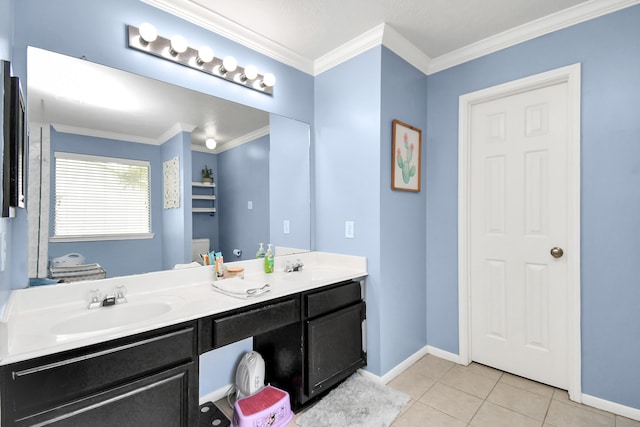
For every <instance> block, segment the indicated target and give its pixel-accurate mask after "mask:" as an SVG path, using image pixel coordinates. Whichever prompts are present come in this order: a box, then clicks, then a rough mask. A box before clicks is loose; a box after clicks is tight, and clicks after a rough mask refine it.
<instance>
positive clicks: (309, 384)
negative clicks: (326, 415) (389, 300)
mask: <svg viewBox="0 0 640 427" xmlns="http://www.w3.org/2000/svg"><path fill="white" fill-rule="evenodd" d="M364 318H365V304H364V302H360V303H357V304H355V305H352V306H349V307H347V308H343V309H341V310H339V311H336V312H334V313H331V314H327V315H324V316H320V317H318V318H316V319H313V320H308V321H307V322H306V354H307V378H306V390H305V391H306V393H307V395H308V396H309V398H312V397H314V396H316V395H317V394H318V393H321V392H323V391H325V390H327V389H329V388H331V387H332V386H334V385H336V384H337V383H339V382H340V381H342V380H344V379H345V378H347V377H348V376H349V375H351V374H352V373H354V372H355V371H356V370H357V369H358V368H361V367H363V366H365V365H366V353H365V352H364V349H363V341H362V322H363V320H364Z"/></svg>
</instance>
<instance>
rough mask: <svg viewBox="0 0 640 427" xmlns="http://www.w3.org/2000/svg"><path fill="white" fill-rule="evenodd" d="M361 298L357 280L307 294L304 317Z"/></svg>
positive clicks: (331, 309) (339, 306)
mask: <svg viewBox="0 0 640 427" xmlns="http://www.w3.org/2000/svg"><path fill="white" fill-rule="evenodd" d="M361 299H362V296H361V294H360V283H359V282H347V283H345V284H341V285H338V286H336V287H334V288H331V289H327V290H322V291H319V292H314V293H312V294H308V295H306V297H305V302H306V304H305V306H306V309H305V310H306V311H305V315H306V317H316V316H320V315H321V314H324V313H329V312H331V311H333V310H337V309H339V308H341V307H346V306H347V305H349V304H353V303H354V302H358V301H360V300H361Z"/></svg>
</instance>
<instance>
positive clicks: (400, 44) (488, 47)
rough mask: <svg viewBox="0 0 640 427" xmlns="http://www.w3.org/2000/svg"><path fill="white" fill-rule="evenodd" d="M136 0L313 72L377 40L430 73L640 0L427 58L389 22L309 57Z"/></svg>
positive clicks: (190, 6) (223, 22)
mask: <svg viewBox="0 0 640 427" xmlns="http://www.w3.org/2000/svg"><path fill="white" fill-rule="evenodd" d="M141 1H143V2H145V3H148V4H150V5H152V6H155V7H157V8H159V9H162V10H164V11H165V12H168V13H170V14H172V15H175V16H178V17H180V18H183V19H185V20H187V21H189V22H191V23H193V24H196V25H198V26H201V27H203V28H206V29H208V30H210V31H213V32H215V33H217V34H220V35H221V36H223V37H226V38H228V39H230V40H233V41H235V42H237V43H240V44H242V45H244V46H247V47H249V48H251V49H253V50H255V51H257V52H259V53H261V54H263V55H266V56H268V57H270V58H272V59H275V60H277V61H280V62H282V63H283V64H286V65H290V66H292V67H294V68H296V69H298V70H300V71H303V72H305V73H307V74H311V75H313V76H316V75H318V74H320V73H322V72H324V71H327V70H328V69H330V68H332V67H335V66H336V65H338V64H341V63H342V62H344V61H347V60H349V59H351V58H353V57H355V56H357V55H359V54H361V53H363V52H365V51H366V50H368V49H370V48H372V47H375V46H378V45H380V44H382V45H384V46H386V47H388V48H389V49H390V50H391V51H393V52H394V53H396V54H397V55H398V56H400V57H401V58H402V59H404V60H405V61H407V62H408V63H410V64H411V65H413V66H414V67H416V68H417V69H419V70H420V71H422V72H424V73H425V74H427V75H428V74H433V73H437V72H439V71H442V70H445V69H447V68H451V67H454V66H456V65H460V64H462V63H464V62H467V61H471V60H473V59H477V58H480V57H482V56H485V55H488V54H490V53H494V52H497V51H499V50H502V49H505V48H507V47H510V46H514V45H516V44H518V43H522V42H525V41H527V40H531V39H534V38H536V37H540V36H542V35H545V34H549V33H552V32H554V31H558V30H561V29H563V28H567V27H570V26H572V25H576V24H579V23H581V22H585V21H588V20H590V19H594V18H597V17H599V16H603V15H607V14H609V13H613V12H616V11H618V10H621V9H625V8H627V7H630V6H633V5H636V4H638V3H640V0H590V1H587V2H585V3H581V4H579V5H576V6H574V7H571V8H569V9H565V10H563V11H560V12H557V13H554V14H551V15H548V16H545V17H543V18H540V19H537V20H535V21H531V22H529V23H527V24H524V25H521V26H518V27H515V28H512V29H510V30H507V31H504V32H502V33H500V34H497V35H495V36H492V37H488V38H486V39H483V40H480V41H478V42H476V43H472V44H470V45H468V46H464V47H462V48H460V49H457V50H455V51H453V52H450V53H446V54H444V55H441V56H438V57H435V58H429V57H428V56H427V55H426V54H424V53H423V52H421V51H420V50H419V49H418V48H417V47H415V46H414V45H413V44H411V43H410V42H409V41H408V40H406V39H405V38H404V37H402V36H401V35H400V34H399V33H398V32H397V31H396V30H394V29H393V28H392V27H390V26H389V25H387V24H384V23H382V24H380V25H378V26H376V27H374V28H372V29H371V30H369V31H367V32H365V33H364V34H362V35H360V36H358V37H356V38H354V39H353V40H351V41H349V42H347V43H344V44H343V45H341V46H339V47H338V48H336V49H334V50H332V51H331V52H329V53H327V54H325V55H323V56H321V57H320V58H317V59H315V60H313V59H310V58H305V57H303V56H302V55H300V54H298V53H297V52H294V51H293V50H291V49H288V48H286V47H284V46H282V45H280V44H278V43H276V42H274V41H272V40H270V39H267V38H265V37H263V36H260V35H259V34H257V33H255V32H253V31H251V30H249V29H247V28H245V27H243V26H241V25H239V24H237V23H235V22H233V21H230V20H228V19H226V18H224V17H222V16H220V15H219V14H217V13H215V12H213V11H211V10H210V9H207V8H205V7H203V6H201V5H199V4H197V0H141Z"/></svg>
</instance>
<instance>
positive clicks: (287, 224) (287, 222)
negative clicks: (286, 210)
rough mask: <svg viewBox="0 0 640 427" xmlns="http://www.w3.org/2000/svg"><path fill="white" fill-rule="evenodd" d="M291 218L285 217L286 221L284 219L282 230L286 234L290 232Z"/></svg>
mask: <svg viewBox="0 0 640 427" xmlns="http://www.w3.org/2000/svg"><path fill="white" fill-rule="evenodd" d="M289 231H290V230H289V220H288V219H285V220H284V221H282V232H283V233H284V234H289Z"/></svg>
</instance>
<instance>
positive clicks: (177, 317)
mask: <svg viewBox="0 0 640 427" xmlns="http://www.w3.org/2000/svg"><path fill="white" fill-rule="evenodd" d="M296 259H300V260H301V261H302V262H303V263H304V267H303V269H302V271H299V272H292V273H285V272H284V271H283V270H284V264H285V261H287V260H296ZM226 265H227V266H241V267H244V268H245V282H246V283H248V282H251V283H252V284H253V283H255V284H256V286H262V285H263V284H266V283H268V284H269V292H266V293H264V294H261V295H258V296H255V297H251V298H246V299H240V298H235V297H231V296H227V295H224V294H221V293H219V292H216V291H214V290H213V288H212V284H213V283H214V276H215V272H214V269H213V266H206V267H195V268H187V269H179V270H171V271H161V272H155V273H146V274H139V275H133V276H123V277H116V278H111V279H103V280H95V281H85V282H75V283H68V284H58V285H48V286H39V287H34V288H29V289H20V290H16V291H13V292H12V294H11V297H10V299H9V303H8V305H7V307H6V309H5V312H4V316H3V319H2V322H0V365H6V364H9V363H14V362H19V361H23V360H27V359H31V358H34V357H39V356H44V355H47V354H52V353H57V352H60V351H64V350H70V349H74V348H79V347H83V346H86V345H91V344H96V343H100V342H104V341H107V340H112V339H116V338H121V337H125V336H128V335H133V334H137V333H141V332H145V331H150V330H153V329H157V328H162V327H165V326H170V325H175V324H178V323H181V322H186V321H190V320H194V319H198V318H201V317H206V316H210V315H214V314H219V313H223V312H226V311H229V310H233V309H237V308H241V307H245V306H249V305H252V304H256V303H259V302H264V301H268V300H272V299H275V298H280V297H283V296H287V295H291V294H296V293H299V292H303V291H308V290H311V289H315V288H319V287H322V286H326V285H329V284H332V283H337V282H340V281H343V280H348V279H354V278H359V277H364V276H366V275H367V265H366V258H364V257H356V256H349V255H339V254H330V253H323V252H308V253H302V254H297V255H288V256H282V257H277V258H276V262H275V270H274V272H273V273H270V274H266V273H264V264H263V261H262V260H249V261H240V262H233V263H227V264H226ZM217 283H218V284H220V282H217ZM121 285H124V286H126V289H127V294H126V299H127V301H128V302H127V303H125V304H119V305H116V306H114V307H100V308H95V309H91V310H89V309H88V304H89V301H90V294H91V290H92V289H100V291H101V293H102V294H103V295H104V294H112V293H113V292H112V291H113V290H114V289H115V288H116V287H117V286H121ZM155 302H158V303H159V305H157V306H153V307H152V306H151V305H152V304H154V303H155ZM145 305H146V307H145ZM156 307H163V308H162V311H164V310H165V309H166V310H167V311H166V312H162V313H161V314H157V313H155V314H154V315H152V316H151V315H150V316H149V318H140V316H138V317H137V318H136V319H135V320H134V321H132V322H129V323H128V324H126V325H118V326H114V327H111V328H108V329H105V328H102V329H100V330H86V325H87V324H89V322H88V321H86V320H85V319H87V317H86V316H91V315H94V314H98V311H101V310H102V312H101V313H99V314H98V315H100V316H102V315H111V314H113V315H116V314H117V313H118V312H117V311H115V310H127V311H128V313H129V315H131V314H132V315H133V318H135V317H136V313H135V311H136V310H138V314H141V313H143V309H144V308H152V309H155V308H156ZM107 310H114V311H107Z"/></svg>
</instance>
